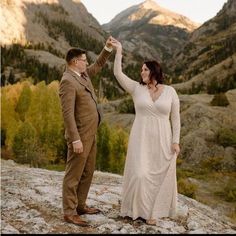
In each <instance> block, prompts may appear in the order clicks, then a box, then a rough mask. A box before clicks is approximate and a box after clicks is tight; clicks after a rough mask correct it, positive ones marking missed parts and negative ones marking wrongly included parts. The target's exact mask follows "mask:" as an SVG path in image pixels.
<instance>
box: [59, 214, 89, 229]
mask: <svg viewBox="0 0 236 236" xmlns="http://www.w3.org/2000/svg"><path fill="white" fill-rule="evenodd" d="M64 220H65V221H66V222H68V223H72V224H75V225H79V226H83V227H84V226H88V223H87V222H86V221H84V220H82V219H81V218H80V217H79V215H64Z"/></svg>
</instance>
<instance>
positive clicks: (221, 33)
mask: <svg viewBox="0 0 236 236" xmlns="http://www.w3.org/2000/svg"><path fill="white" fill-rule="evenodd" d="M235 42H236V1H234V0H228V1H227V2H226V3H225V4H224V6H223V8H222V9H221V10H220V11H219V12H218V13H217V15H216V16H215V17H213V18H212V19H210V20H208V21H207V22H205V23H204V24H203V25H201V26H200V27H199V28H198V29H196V30H194V31H193V32H192V33H191V34H190V36H189V40H188V41H187V42H186V43H185V44H184V45H183V46H182V47H180V48H179V49H178V51H177V52H176V53H175V55H173V57H172V59H170V60H169V63H168V62H167V64H168V68H169V69H171V70H172V75H173V76H174V77H175V78H178V81H179V82H183V81H187V80H189V79H191V78H192V77H194V76H196V75H198V74H200V73H202V72H204V71H206V70H208V69H210V68H211V67H213V66H215V65H217V64H219V63H221V62H223V61H224V60H225V61H226V60H229V59H230V58H232V57H233V55H234V54H235V53H236V44H235ZM232 67H235V66H234V65H232ZM222 71H223V73H226V72H227V68H225V69H224V68H222ZM234 73H235V71H234ZM220 74H221V72H220V71H219V74H218V76H219V77H220ZM230 76H231V75H229V76H228V77H226V80H227V79H229V77H230ZM235 81H236V79H235ZM235 86H236V85H235Z"/></svg>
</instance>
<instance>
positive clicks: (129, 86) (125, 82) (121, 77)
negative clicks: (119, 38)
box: [114, 52, 138, 94]
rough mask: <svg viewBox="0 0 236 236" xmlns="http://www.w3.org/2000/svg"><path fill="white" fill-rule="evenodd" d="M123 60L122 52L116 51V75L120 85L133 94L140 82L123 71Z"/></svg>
mask: <svg viewBox="0 0 236 236" xmlns="http://www.w3.org/2000/svg"><path fill="white" fill-rule="evenodd" d="M121 60H122V54H121V53H120V52H116V56H115V62H114V75H115V77H116V79H117V81H118V82H119V84H120V86H121V87H122V88H123V89H124V90H125V91H127V92H128V93H130V94H132V93H133V92H134V89H135V86H136V85H137V84H138V82H137V81H135V80H132V79H130V78H129V77H128V76H127V75H125V74H124V73H123V72H122V67H121Z"/></svg>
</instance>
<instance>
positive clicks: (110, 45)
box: [106, 36, 114, 48]
mask: <svg viewBox="0 0 236 236" xmlns="http://www.w3.org/2000/svg"><path fill="white" fill-rule="evenodd" d="M113 39H114V38H113V37H112V36H110V37H109V38H108V39H107V41H106V46H107V47H108V48H112V40H113Z"/></svg>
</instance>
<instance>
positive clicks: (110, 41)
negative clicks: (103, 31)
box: [106, 36, 122, 52]
mask: <svg viewBox="0 0 236 236" xmlns="http://www.w3.org/2000/svg"><path fill="white" fill-rule="evenodd" d="M106 46H107V47H109V48H111V47H112V48H114V49H116V50H117V51H119V52H122V45H121V43H120V42H119V41H118V40H116V39H115V38H113V37H112V36H110V37H109V38H108V39H107V41H106Z"/></svg>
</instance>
